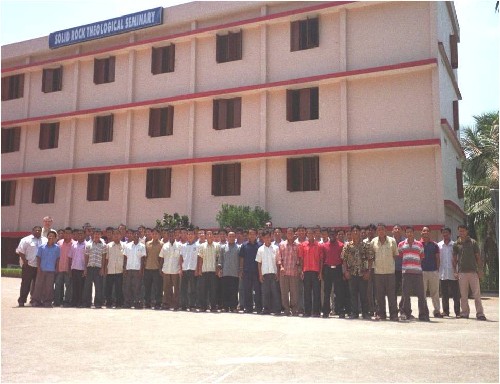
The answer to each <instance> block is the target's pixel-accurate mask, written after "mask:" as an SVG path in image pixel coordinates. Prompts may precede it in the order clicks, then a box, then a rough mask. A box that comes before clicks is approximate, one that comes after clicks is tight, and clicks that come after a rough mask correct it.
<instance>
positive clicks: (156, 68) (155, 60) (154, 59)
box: [151, 47, 161, 75]
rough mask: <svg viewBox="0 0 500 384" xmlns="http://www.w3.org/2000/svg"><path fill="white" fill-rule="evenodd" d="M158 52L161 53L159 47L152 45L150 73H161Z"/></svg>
mask: <svg viewBox="0 0 500 384" xmlns="http://www.w3.org/2000/svg"><path fill="white" fill-rule="evenodd" d="M160 54H161V48H155V47H153V48H152V49H151V73H152V74H153V75H157V74H159V73H161V60H160Z"/></svg>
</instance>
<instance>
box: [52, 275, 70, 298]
mask: <svg viewBox="0 0 500 384" xmlns="http://www.w3.org/2000/svg"><path fill="white" fill-rule="evenodd" d="M71 291H72V283H71V272H57V273H56V282H55V288H54V304H55V305H61V304H63V303H64V304H69V303H71Z"/></svg>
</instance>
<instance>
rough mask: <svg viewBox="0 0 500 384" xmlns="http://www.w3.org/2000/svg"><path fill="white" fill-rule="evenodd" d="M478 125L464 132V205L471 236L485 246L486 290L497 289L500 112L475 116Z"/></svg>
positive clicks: (462, 139) (462, 140) (462, 138)
mask: <svg viewBox="0 0 500 384" xmlns="http://www.w3.org/2000/svg"><path fill="white" fill-rule="evenodd" d="M474 120H475V125H474V126H473V127H467V128H465V129H464V130H463V132H462V135H461V136H462V137H461V143H462V147H463V149H464V153H465V160H464V161H463V164H462V169H463V171H464V198H465V201H464V205H465V213H466V214H467V221H468V224H469V226H470V227H471V229H472V233H473V234H474V236H475V237H477V239H478V240H479V242H480V243H481V244H482V245H483V250H484V252H483V255H484V261H485V264H486V269H487V270H486V277H487V279H486V285H487V287H486V288H494V289H498V245H497V240H496V238H495V235H494V234H495V233H496V230H497V228H496V224H497V217H498V212H496V211H495V208H494V205H493V201H492V190H497V189H498V139H499V137H498V111H497V112H489V113H484V114H482V115H479V116H474Z"/></svg>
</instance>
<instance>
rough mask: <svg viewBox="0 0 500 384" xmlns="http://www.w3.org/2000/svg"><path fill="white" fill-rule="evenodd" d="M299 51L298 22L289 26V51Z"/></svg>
mask: <svg viewBox="0 0 500 384" xmlns="http://www.w3.org/2000/svg"><path fill="white" fill-rule="evenodd" d="M298 50H300V21H293V22H292V23H291V24H290V51H292V52H294V51H298Z"/></svg>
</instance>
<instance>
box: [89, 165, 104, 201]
mask: <svg viewBox="0 0 500 384" xmlns="http://www.w3.org/2000/svg"><path fill="white" fill-rule="evenodd" d="M87 200H88V201H107V200H109V172H108V173H91V174H89V175H88V179H87Z"/></svg>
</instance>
